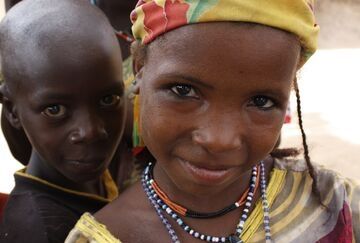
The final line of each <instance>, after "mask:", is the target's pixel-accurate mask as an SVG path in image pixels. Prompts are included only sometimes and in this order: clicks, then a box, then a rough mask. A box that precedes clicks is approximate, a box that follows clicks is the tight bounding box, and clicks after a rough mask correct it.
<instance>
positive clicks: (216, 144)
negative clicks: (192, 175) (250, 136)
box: [192, 120, 242, 153]
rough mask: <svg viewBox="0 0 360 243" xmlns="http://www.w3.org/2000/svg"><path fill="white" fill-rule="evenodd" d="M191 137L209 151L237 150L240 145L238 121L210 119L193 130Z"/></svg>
mask: <svg viewBox="0 0 360 243" xmlns="http://www.w3.org/2000/svg"><path fill="white" fill-rule="evenodd" d="M192 139H193V142H194V143H196V144H199V145H201V146H202V147H204V148H205V149H206V150H208V151H209V152H211V153H222V152H227V151H233V150H239V149H240V148H241V146H242V139H241V133H240V131H239V123H237V122H235V121H232V122H226V121H225V120H222V121H221V120H217V121H210V122H208V123H207V124H204V125H203V126H200V127H198V128H197V129H196V130H194V131H193V133H192Z"/></svg>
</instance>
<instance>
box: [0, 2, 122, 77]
mask: <svg viewBox="0 0 360 243" xmlns="http://www.w3.org/2000/svg"><path fill="white" fill-rule="evenodd" d="M40 6H41V8H40V9H39V7H40ZM0 35H1V38H2V41H1V46H0V47H1V48H0V51H1V56H2V59H3V64H2V67H3V68H4V69H5V70H4V71H5V74H9V75H8V76H13V75H15V74H16V73H18V74H20V75H22V76H21V77H16V78H15V79H17V80H24V79H36V78H37V76H43V77H44V76H45V77H46V76H49V75H50V76H51V72H60V71H63V72H71V71H72V69H76V68H80V70H79V72H81V71H82V70H81V68H83V69H85V67H86V65H96V64H99V65H101V64H102V63H104V64H112V65H114V63H116V65H121V53H120V49H119V46H118V43H117V40H116V37H115V34H114V32H113V29H112V27H111V25H110V24H109V22H108V20H107V19H106V17H105V16H104V15H103V14H102V13H101V11H99V10H98V9H97V8H96V7H93V6H92V5H91V4H90V3H89V2H88V1H86V0H79V1H73V0H31V1H30V0H29V1H26V0H25V1H23V2H21V3H19V4H18V5H16V6H15V7H14V8H13V9H11V10H10V11H9V13H8V15H7V16H6V17H5V18H4V20H3V21H2V23H1V25H0ZM9 79H11V78H8V80H9Z"/></svg>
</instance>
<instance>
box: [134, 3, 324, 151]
mask: <svg viewBox="0 0 360 243" xmlns="http://www.w3.org/2000/svg"><path fill="white" fill-rule="evenodd" d="M131 21H132V23H133V26H132V31H133V35H134V38H135V39H137V40H138V41H141V42H142V43H143V44H148V43H150V42H152V41H153V40H155V39H156V38H157V37H158V36H160V35H162V34H164V33H166V32H169V31H171V30H173V29H176V28H179V27H181V26H184V25H188V24H196V23H206V22H229V21H230V22H248V23H257V24H262V25H266V26H270V27H273V28H277V29H281V30H284V31H287V32H290V33H292V34H294V35H295V36H297V37H298V38H299V41H300V43H301V47H302V52H301V60H300V66H302V65H303V64H304V63H305V62H306V61H307V60H308V59H309V58H310V56H311V55H312V54H313V53H314V52H315V51H316V48H317V36H318V32H319V26H318V25H317V24H316V22H315V16H314V0H140V1H139V2H138V3H137V5H136V7H135V9H134V10H133V11H132V13H131ZM134 106H135V107H134V108H135V109H134V133H133V135H134V136H133V139H134V140H133V142H134V147H135V150H134V151H140V150H139V149H138V148H139V147H142V146H143V145H144V144H143V141H142V140H141V137H140V134H141V127H140V126H139V109H138V108H139V107H138V106H139V97H137V98H136V99H135V104H134ZM136 148H137V149H136Z"/></svg>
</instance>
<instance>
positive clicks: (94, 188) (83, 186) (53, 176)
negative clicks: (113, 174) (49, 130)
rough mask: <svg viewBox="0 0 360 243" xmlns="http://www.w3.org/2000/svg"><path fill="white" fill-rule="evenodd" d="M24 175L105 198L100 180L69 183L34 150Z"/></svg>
mask: <svg viewBox="0 0 360 243" xmlns="http://www.w3.org/2000/svg"><path fill="white" fill-rule="evenodd" d="M26 173H27V174H29V175H32V176H35V177H38V178H40V179H43V180H46V181H48V182H50V183H53V184H55V185H58V186H61V187H64V188H67V189H70V190H75V191H80V192H86V193H92V194H96V195H99V196H104V197H106V189H105V186H104V183H103V182H102V180H101V179H96V180H92V181H86V182H83V183H78V182H74V181H71V180H69V179H67V178H66V177H65V176H63V175H62V174H61V173H59V172H58V171H57V170H56V169H55V168H53V167H52V166H51V165H49V164H48V163H47V162H46V161H43V160H42V159H41V158H40V156H39V155H38V153H37V152H36V151H34V150H33V151H32V153H31V157H30V161H29V164H28V165H27V167H26Z"/></svg>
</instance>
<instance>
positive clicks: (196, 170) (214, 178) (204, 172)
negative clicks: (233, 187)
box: [181, 160, 231, 184]
mask: <svg viewBox="0 0 360 243" xmlns="http://www.w3.org/2000/svg"><path fill="white" fill-rule="evenodd" d="M181 164H182V165H183V167H184V168H185V170H186V171H187V172H189V173H190V174H191V175H192V176H193V177H194V178H195V179H197V180H199V181H202V182H205V183H210V184H213V183H214V184H216V183H219V182H221V181H223V180H224V179H225V178H226V177H227V176H228V174H229V173H230V170H231V169H230V168H228V169H223V168H221V169H208V168H201V167H198V166H196V165H194V164H191V163H190V162H188V161H185V160H181Z"/></svg>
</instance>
